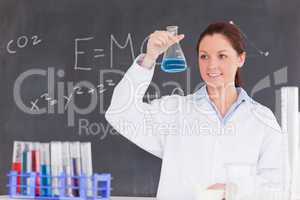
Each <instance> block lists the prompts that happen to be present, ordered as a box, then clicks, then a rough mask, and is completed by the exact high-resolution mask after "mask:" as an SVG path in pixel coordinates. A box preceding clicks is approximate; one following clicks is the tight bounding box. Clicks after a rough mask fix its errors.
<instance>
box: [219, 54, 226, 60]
mask: <svg viewBox="0 0 300 200" xmlns="http://www.w3.org/2000/svg"><path fill="white" fill-rule="evenodd" d="M219 58H220V59H225V58H227V56H226V55H225V54H220V55H219Z"/></svg>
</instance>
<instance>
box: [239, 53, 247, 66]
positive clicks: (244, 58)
mask: <svg viewBox="0 0 300 200" xmlns="http://www.w3.org/2000/svg"><path fill="white" fill-rule="evenodd" d="M245 61H246V52H245V51H244V52H243V53H241V54H240V55H239V63H238V67H239V68H241V67H243V65H244V63H245Z"/></svg>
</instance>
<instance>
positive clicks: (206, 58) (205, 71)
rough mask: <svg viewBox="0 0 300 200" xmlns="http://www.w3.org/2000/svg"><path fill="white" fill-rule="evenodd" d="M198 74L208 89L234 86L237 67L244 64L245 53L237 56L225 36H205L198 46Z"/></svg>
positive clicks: (216, 34)
mask: <svg viewBox="0 0 300 200" xmlns="http://www.w3.org/2000/svg"><path fill="white" fill-rule="evenodd" d="M198 62H199V67H200V73H201V77H202V79H203V81H204V82H205V83H206V84H207V85H208V87H213V88H217V87H228V86H234V79H235V74H236V71H237V68H238V67H241V66H242V65H243V64H244V62H245V53H243V54H241V55H238V53H237V52H236V50H235V49H234V48H233V47H232V46H231V43H230V42H229V41H228V39H227V38H226V36H224V35H222V34H218V33H215V34H213V35H206V36H204V38H203V39H202V41H201V42H200V44H199V57H198Z"/></svg>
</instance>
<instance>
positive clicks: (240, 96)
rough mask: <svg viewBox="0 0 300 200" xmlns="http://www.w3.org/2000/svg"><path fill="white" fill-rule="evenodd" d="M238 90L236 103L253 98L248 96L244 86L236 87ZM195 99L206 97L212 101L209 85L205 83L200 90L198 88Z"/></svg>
mask: <svg viewBox="0 0 300 200" xmlns="http://www.w3.org/2000/svg"><path fill="white" fill-rule="evenodd" d="M236 90H237V92H238V99H237V100H236V102H235V103H237V104H239V103H241V102H243V101H249V100H250V99H251V98H250V97H249V96H248V94H247V92H246V91H245V90H244V89H243V88H242V87H236ZM194 97H195V100H200V99H203V98H204V99H206V100H208V101H211V100H210V98H209V96H208V92H207V86H206V84H204V85H203V86H202V87H201V88H200V89H199V90H197V91H196V92H195V93H194Z"/></svg>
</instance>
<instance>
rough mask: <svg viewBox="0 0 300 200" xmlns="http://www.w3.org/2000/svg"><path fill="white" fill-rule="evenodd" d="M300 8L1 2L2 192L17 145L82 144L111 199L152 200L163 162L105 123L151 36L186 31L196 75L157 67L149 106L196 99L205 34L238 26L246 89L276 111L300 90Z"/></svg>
mask: <svg viewBox="0 0 300 200" xmlns="http://www.w3.org/2000/svg"><path fill="white" fill-rule="evenodd" d="M299 6H300V4H299V1H298V0H291V1H289V3H284V2H283V1H279V0H264V1H262V0H253V1H240V0H228V1H216V0H198V1H188V0H185V1H179V0H175V1H140V0H127V1H124V0H123V1H121V0H110V1H104V0H102V1H99V0H98V1H96V0H72V1H71V0H60V1H53V0H43V1H37V0H36V1H33V0H26V1H21V0H19V1H17V0H2V1H0V61H1V62H0V64H1V66H0V77H1V79H0V89H1V90H0V91H1V98H0V106H1V107H0V108H1V109H0V134H1V140H0V143H1V145H0V193H1V194H6V189H5V185H6V182H7V178H6V173H7V172H8V170H9V169H10V165H11V157H12V145H13V141H14V140H29V141H41V142H49V141H51V140H59V141H77V140H78V141H91V142H92V151H93V152H92V153H93V167H94V171H95V172H110V173H112V175H113V177H114V180H113V191H112V194H113V195H129V196H154V195H155V194H156V190H157V186H158V181H159V175H160V166H161V160H160V159H158V158H156V157H154V156H152V155H150V154H148V153H147V152H145V151H143V150H141V149H140V148H138V147H137V146H136V145H134V144H132V143H130V142H129V141H128V140H127V139H125V138H123V137H122V136H120V135H119V134H118V133H117V132H116V131H115V130H114V129H113V128H112V127H111V126H110V125H109V124H108V123H107V122H106V120H105V118H104V113H105V110H106V109H107V108H108V106H109V103H110V99H111V95H112V92H113V89H114V86H115V85H116V84H117V83H118V82H119V80H120V79H121V78H122V74H123V73H124V72H126V70H127V69H128V67H129V66H130V65H131V63H132V61H133V59H134V58H135V57H136V56H137V55H139V54H140V53H141V52H144V51H145V47H146V42H147V37H148V35H149V34H150V33H151V32H153V31H154V30H158V29H160V30H163V29H165V27H166V26H168V25H177V26H179V32H180V33H184V34H185V36H186V37H185V39H184V40H183V41H182V42H181V45H182V48H183V51H184V53H185V57H186V59H187V62H188V66H189V68H188V70H187V71H186V72H183V73H176V74H168V73H164V72H162V71H161V70H160V67H159V64H158V65H157V68H156V71H155V75H154V78H153V83H154V84H153V86H151V87H150V88H149V90H148V91H147V94H146V95H145V98H144V100H145V102H149V101H151V100H152V99H154V98H159V97H161V96H163V95H167V94H172V93H173V94H174V93H176V94H180V95H186V94H190V93H193V92H194V91H195V89H196V88H197V86H199V83H201V82H202V81H201V78H200V75H199V69H198V64H197V55H196V51H195V47H196V42H197V39H198V36H199V34H200V33H201V31H203V30H204V28H205V27H206V26H207V25H208V24H209V23H210V22H214V21H231V20H232V21H233V22H234V23H235V24H236V25H238V26H239V28H240V29H241V30H242V31H243V33H244V37H245V38H246V42H247V53H248V58H247V61H246V64H245V66H244V67H243V68H242V75H243V80H244V83H245V86H244V88H245V90H246V91H247V92H248V93H249V95H250V96H252V97H253V98H254V99H256V100H257V101H259V102H261V103H262V104H264V105H267V106H268V107H270V108H271V109H272V110H273V111H274V112H276V110H275V107H276V106H275V105H276V104H277V103H278V102H276V100H275V94H276V92H278V90H279V88H280V87H281V86H286V85H290V86H299V85H300V84H299V79H300V78H299V77H300V76H299V75H300V68H299V66H300V59H299V55H298V54H299V41H300V29H299V27H300V14H299V12H298V11H299V8H300V7H299ZM166 81H175V82H176V83H178V84H177V85H176V84H166ZM154 86H157V87H159V89H160V90H159V91H160V92H159V93H157V92H156V88H155V87H154ZM195 159H196V158H195Z"/></svg>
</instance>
